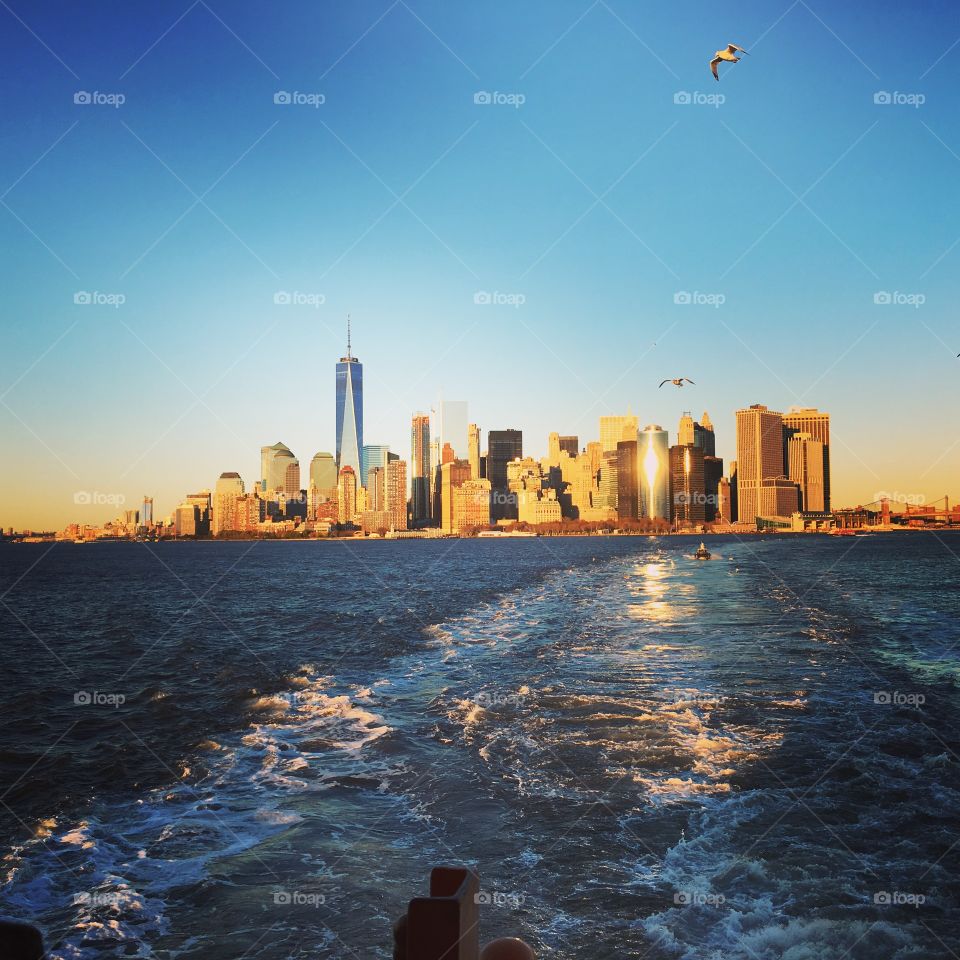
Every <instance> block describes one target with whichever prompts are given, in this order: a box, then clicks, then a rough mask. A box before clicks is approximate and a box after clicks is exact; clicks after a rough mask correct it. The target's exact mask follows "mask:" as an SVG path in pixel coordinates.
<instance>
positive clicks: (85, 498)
mask: <svg viewBox="0 0 960 960" xmlns="http://www.w3.org/2000/svg"><path fill="white" fill-rule="evenodd" d="M346 320H347V352H346V354H345V355H344V356H342V357H340V358H339V360H338V361H337V362H336V365H335V369H336V377H335V385H336V390H335V416H336V423H337V432H336V437H335V438H334V443H335V445H336V448H337V453H336V454H332V453H330V452H329V451H328V450H324V449H322V448H321V449H319V450H317V451H315V452H314V453H313V454H311V456H310V460H309V461H306V460H305V462H306V463H308V466H307V468H306V469H305V470H304V471H303V472H302V473H301V467H300V461H299V458H298V457H297V455H296V454H295V453H294V452H293V451H292V450H291V449H290V448H289V447H288V446H287V445H286V444H285V443H284V442H282V441H278V442H276V443H274V444H272V445H264V446H261V447H260V468H259V472H258V474H257V477H256V479H255V480H254V481H253V482H250V481H248V480H244V479H243V478H244V472H243V471H242V470H234V469H232V468H225V469H224V470H223V471H221V472H220V473H219V474H218V476H219V478H220V479H219V480H218V481H217V482H216V483H215V484H210V485H206V484H202V485H201V486H197V485H196V484H193V486H190V485H189V484H188V485H187V487H185V488H184V489H187V488H189V489H196V490H198V491H201V492H206V493H209V494H211V496H212V497H214V498H215V496H216V494H217V493H218V492H219V490H220V487H221V484H222V483H223V482H224V480H225V479H227V481H228V484H229V485H231V489H232V486H233V485H235V484H239V488H240V492H243V488H244V486H246V487H247V490H246V492H247V493H248V494H249V493H252V492H253V491H254V489H255V488H257V487H258V485H259V487H260V488H262V490H263V491H273V490H282V491H283V494H284V496H285V497H286V498H288V499H295V498H296V497H297V496H298V495H299V493H300V492H306V491H307V490H308V489H309V488H310V487H322V486H323V482H322V481H320V482H318V479H317V478H318V477H319V476H320V475H321V474H322V476H323V477H325V478H327V479H328V480H329V478H330V477H331V476H333V477H334V478H336V479H339V478H337V463H338V460H339V459H340V454H341V453H342V452H343V450H341V447H342V445H343V444H344V439H343V437H344V434H346V436H347V440H346V448H345V449H346V450H347V451H348V454H347V455H346V456H344V457H343V459H342V462H341V463H340V470H342V469H343V467H345V466H347V467H350V468H351V469H352V470H353V476H354V477H355V480H354V481H353V482H354V484H355V487H356V489H357V490H358V489H359V488H360V487H366V486H367V472H368V470H369V469H371V468H372V467H373V466H378V467H380V468H381V469H383V468H385V467H386V466H387V462H388V460H390V459H400V460H402V461H403V462H404V474H403V476H404V480H405V483H407V484H408V485H407V486H406V491H407V496H408V506H409V508H410V518H411V521H412V522H413V523H416V522H417V521H418V520H419V521H434V522H438V523H439V513H438V512H436V511H437V510H439V502H438V503H437V504H436V505H434V504H432V503H430V505H429V506H428V507H427V509H426V513H422V512H419V508H418V497H421V496H422V497H427V498H428V500H429V499H430V498H429V494H430V493H431V491H432V493H433V495H434V496H437V493H438V489H439V488H438V487H437V486H436V480H435V478H433V477H432V476H427V477H426V478H425V479H426V484H425V487H424V488H423V490H422V491H420V488H419V487H418V484H417V482H416V481H417V479H418V478H420V477H422V474H419V473H417V472H415V471H414V470H411V469H410V466H409V465H410V464H412V463H413V462H414V461H415V460H416V451H417V450H418V449H422V451H423V460H424V463H425V464H427V465H429V464H430V462H431V459H432V460H433V463H434V464H435V466H436V467H439V465H440V463H441V462H446V461H445V460H442V455H443V453H447V454H448V455H449V454H450V453H452V454H453V455H455V456H456V458H457V460H458V462H459V461H461V460H462V461H467V462H469V457H470V456H472V455H473V453H474V451H473V450H472V449H471V446H470V443H471V441H470V435H469V432H468V430H467V426H468V423H467V421H468V409H469V402H468V401H461V400H453V401H451V400H443V399H441V400H438V401H437V402H436V404H435V406H434V407H432V408H431V410H432V416H431V415H427V414H423V413H419V412H413V413H412V414H411V416H410V418H409V422H410V423H411V424H412V426H411V427H410V431H411V432H410V436H409V443H408V446H407V448H406V449H403V450H402V451H396V450H392V449H391V447H390V445H389V444H381V443H377V444H364V443H362V439H363V392H364V386H363V372H362V371H363V367H362V364H361V363H360V361H359V359H358V358H357V357H355V356H353V354H352V343H351V330H350V317H349V316H348V317H347V318H346ZM683 399H684V401H686V400H688V399H690V395H689V394H684V395H683ZM732 417H733V419H734V429H733V431H731V433H732V438H731V439H727V440H726V441H725V440H724V438H723V436H722V434H721V440H720V445H719V449H720V450H721V451H722V450H724V449H728V448H729V449H731V450H732V456H728V457H727V458H724V457H722V456H721V457H720V458H719V466H720V471H721V476H718V477H716V478H715V482H716V481H719V480H720V479H721V478H722V476H725V475H726V473H729V471H730V467H731V465H733V466H735V467H736V466H739V473H738V475H737V482H736V483H735V484H734V488H735V492H734V496H735V497H736V498H738V499H740V502H741V504H746V507H745V510H746V512H747V513H748V512H750V511H751V510H752V509H753V507H754V501H755V500H756V506H757V510H756V513H757V515H760V514H761V513H766V514H776V513H780V514H789V512H790V511H791V510H793V509H803V510H806V509H814V508H812V507H809V506H808V505H805V504H804V498H805V491H806V489H807V488H806V483H807V479H806V478H807V477H808V474H809V470H808V468H807V466H806V463H807V460H806V456H807V454H806V446H800V447H798V446H797V440H798V439H799V440H800V442H801V444H802V445H806V444H809V443H810V442H811V441H814V442H815V451H814V452H815V454H816V456H817V457H818V458H820V459H822V463H820V464H819V465H818V467H817V472H816V475H817V476H818V477H819V480H818V481H817V483H818V484H819V490H820V493H819V496H820V498H821V501H820V502H821V504H823V503H825V504H826V505H827V508H828V509H829V508H830V506H831V504H830V500H829V496H830V476H831V472H832V470H831V457H830V455H829V451H830V450H832V447H831V446H830V444H829V438H830V422H831V417H830V414H829V412H826V411H822V410H819V409H818V408H816V407H809V406H807V407H791V408H788V409H787V410H786V411H784V412H779V411H773V409H772V408H769V407H768V405H766V404H759V403H757V404H750V405H749V406H748V407H741V408H738V409H737V410H735V411H733V412H732ZM763 417H767V419H768V420H769V421H770V422H771V423H773V422H774V421H776V430H775V431H773V430H771V429H769V425H767V426H766V427H765V426H764V423H765V422H766V421H763V420H762V418H763ZM431 419H433V420H435V421H436V423H437V425H438V426H437V427H436V428H434V430H433V433H431V423H430V421H431ZM754 420H756V422H757V426H756V427H755V428H754V427H753V426H749V424H750V422H751V421H754ZM461 421H462V422H461ZM451 422H452V423H455V427H454V432H455V434H456V438H457V439H458V440H459V443H460V448H456V447H453V446H452V444H451V443H450V440H448V439H445V435H446V436H448V437H449V436H450V426H449V424H450V423H451ZM643 422H644V421H643V419H642V418H641V417H640V416H638V415H637V414H635V413H632V412H628V413H626V414H615V413H606V414H602V415H600V416H599V417H598V418H597V428H596V430H595V431H594V432H593V434H591V433H590V432H589V430H588V431H587V433H585V434H578V435H574V436H570V435H563V436H561V435H560V434H559V433H558V432H557V431H555V430H554V431H551V432H550V433H549V434H547V436H546V437H543V438H538V439H541V440H542V441H543V443H542V445H541V444H538V443H537V442H534V444H533V450H531V449H530V447H529V446H527V447H526V448H524V444H525V443H526V444H528V445H529V444H530V442H531V438H530V437H529V436H527V439H526V441H523V439H522V437H523V435H524V431H523V429H522V428H520V429H515V428H502V429H500V428H492V429H485V428H483V427H478V425H477V424H476V423H470V424H469V427H470V430H471V431H474V430H475V431H476V438H477V442H478V443H479V446H478V448H477V450H476V453H477V454H482V455H483V460H484V461H485V469H486V470H487V471H489V470H490V469H491V464H493V466H492V470H493V473H490V472H487V473H486V477H488V478H490V479H491V480H492V481H493V491H494V493H496V492H497V490H498V489H500V493H501V494H504V493H506V491H507V482H506V478H507V464H508V463H509V462H511V461H512V460H515V459H518V458H519V457H521V456H522V457H523V458H526V459H535V460H545V459H546V460H549V459H550V457H551V456H552V455H554V454H555V453H559V451H560V449H561V442H562V441H565V443H563V446H564V447H565V448H566V449H567V452H568V453H570V452H571V442H572V441H573V440H576V439H579V440H580V451H579V452H581V453H586V452H587V451H588V449H589V447H590V444H591V443H593V444H594V445H595V446H596V447H597V448H598V450H599V451H600V452H601V453H602V454H603V455H604V456H610V457H612V460H611V461H610V462H611V465H613V463H614V462H615V461H617V460H618V449H617V448H622V447H623V446H624V442H631V443H632V444H633V450H634V453H633V454H632V456H633V457H635V458H636V461H637V473H636V476H635V477H634V478H633V480H632V481H631V482H632V483H633V484H634V486H633V495H634V496H635V497H636V499H637V507H638V514H639V516H640V517H654V518H659V519H665V520H670V518H671V501H672V495H671V490H672V479H671V477H672V473H673V471H672V465H673V462H674V459H673V458H674V451H675V450H682V449H683V448H684V446H693V445H695V446H696V447H701V446H703V445H704V438H706V437H709V439H708V440H706V446H704V448H703V450H702V452H701V456H702V454H703V453H710V455H711V457H713V454H714V453H716V451H717V449H718V447H717V435H716V431H715V428H714V426H713V422H712V418H711V416H710V414H709V411H707V410H704V411H703V414H702V416H700V418H699V419H694V416H693V413H692V411H691V410H689V409H683V410H682V411H681V412H680V414H679V415H678V417H677V420H676V423H677V426H676V428H675V429H673V430H671V429H670V427H661V426H660V425H659V424H656V423H649V424H647V425H646V426H641V424H642V423H643ZM445 423H446V424H447V426H446V428H445V427H444V424H445ZM354 424H356V427H355V428H354V426H353V425H354ZM417 424H422V425H423V426H424V427H425V429H426V442H425V443H424V438H422V437H419V434H418V426H417ZM748 427H749V429H748ZM754 429H755V430H756V436H755V437H754V439H753V440H748V439H746V438H747V436H748V434H749V433H750V431H752V430H754ZM806 431H812V432H813V433H812V434H811V433H809V432H806ZM437 434H439V435H437ZM461 435H462V436H461ZM484 435H486V436H487V438H488V443H487V444H485V443H484V442H483V437H484ZM491 435H493V438H494V440H493V445H494V448H495V449H496V450H498V451H499V452H498V453H497V454H496V457H495V459H494V460H491V459H490V458H488V447H489V438H490V437H491ZM819 440H824V443H823V444H820V443H819V442H817V441H819ZM788 441H792V443H793V447H792V448H789V449H788V446H787V444H788ZM654 442H655V444H654ZM358 443H359V444H360V446H359V448H357V444H358ZM744 443H747V447H744ZM554 444H555V446H554ZM605 445H606V447H609V448H610V449H609V450H605ZM654 445H655V447H656V453H654V452H652V447H653V446H654ZM757 446H759V447H764V448H765V449H766V452H765V453H763V454H760V455H759V456H760V462H761V464H762V466H758V467H757V468H753V467H752V466H751V467H750V472H747V471H746V470H745V466H746V465H747V464H748V462H749V461H750V458H751V457H752V456H754V455H753V454H752V450H753V448H754V447H757ZM441 447H442V449H441ZM434 448H435V449H434ZM623 456H624V451H623V450H622V449H621V450H620V451H619V458H620V463H621V465H622V463H623V462H624V461H623V459H622V458H623ZM354 459H355V460H356V463H357V466H356V467H354V464H353V460H354ZM368 460H371V462H370V463H369V465H368V463H367V461H368ZM373 461H375V462H373ZM360 464H363V465H364V467H363V468H361V466H360ZM497 464H499V465H497ZM771 464H775V465H776V466H771ZM724 465H726V467H724ZM781 466H782V469H781ZM664 467H666V472H665V473H664ZM613 469H614V474H613V475H614V476H616V467H615V466H614V468H613ZM621 469H622V466H621ZM698 469H699V471H700V474H699V475H700V479H701V481H702V480H703V466H702V461H701V466H700V467H699V468H698ZM687 470H688V471H689V458H688V457H687ZM795 470H796V471H799V472H800V474H801V475H802V477H803V479H802V480H801V479H798V477H797V476H795V475H794V471H795ZM429 472H430V471H429V469H428V473H429ZM601 473H602V471H601ZM765 474H769V476H765ZM470 476H471V470H469V469H468V470H466V472H465V474H464V479H470ZM774 477H776V478H779V479H780V480H781V481H783V482H782V483H781V484H780V486H781V487H783V488H784V489H789V490H790V491H791V493H790V496H795V497H796V499H795V500H791V499H790V496H787V498H786V499H783V496H782V495H778V496H777V497H775V498H774V499H773V500H767V501H763V503H764V504H765V505H766V506H768V507H770V509H768V510H765V511H764V510H761V509H760V508H759V505H760V503H761V500H760V499H757V494H756V493H755V492H754V491H755V490H756V489H758V488H760V487H763V486H764V485H766V481H769V480H772V479H774ZM301 478H302V481H303V482H302V484H301ZM436 479H437V480H439V474H438V477H437V478H436ZM474 479H477V477H476V476H474ZM761 481H763V482H761ZM380 482H381V483H382V479H381V481H380ZM614 482H615V483H616V481H614ZM336 485H337V484H336V482H334V483H333V484H328V486H331V487H332V486H336ZM795 485H796V486H797V492H796V493H795V494H794V493H793V492H792V491H793V489H794V486H795ZM603 490H604V487H603V483H602V481H601V485H600V488H599V491H598V492H599V493H600V496H601V499H602V498H603V497H604V496H605V495H604V493H603ZM418 491H420V492H418ZM744 494H746V500H744ZM877 494H887V495H888V496H889V497H892V500H893V503H894V504H895V505H896V504H897V503H898V502H900V501H901V500H903V502H907V503H910V504H911V505H913V506H920V505H923V504H924V503H926V502H928V498H926V497H924V496H922V495H916V494H909V495H907V494H904V495H901V494H900V493H899V492H893V493H891V491H889V490H878V491H877ZM715 495H716V494H715V493H714V496H715ZM157 496H158V495H157V493H156V492H154V491H148V492H147V493H145V494H144V495H143V496H141V497H134V498H133V499H128V498H126V496H125V495H122V494H121V495H118V494H116V493H112V494H103V493H102V492H101V491H78V492H77V493H75V495H74V499H73V507H74V509H73V511H72V513H70V515H69V517H68V519H67V520H66V521H65V522H64V523H62V524H60V526H62V527H66V526H68V525H70V524H74V523H77V522H79V523H80V524H81V525H83V524H84V523H90V524H91V525H92V526H96V525H97V524H99V523H102V522H107V521H108V520H111V519H112V517H108V516H106V515H104V516H92V515H91V516H89V517H79V518H78V516H77V510H78V508H79V509H81V510H83V508H90V509H91V510H102V509H103V508H104V507H106V510H107V512H109V510H110V509H114V508H116V509H115V513H116V512H117V511H119V514H120V515H122V514H123V513H124V512H129V511H131V510H136V509H138V508H139V507H140V504H141V503H142V502H144V501H149V504H150V510H151V513H152V511H153V503H154V501H155V500H156V499H157ZM196 496H198V494H186V495H184V494H183V492H182V491H181V492H180V493H179V494H177V495H175V496H174V498H173V500H172V501H171V505H170V511H169V513H165V512H163V511H161V512H160V514H158V515H159V516H170V517H175V516H176V512H177V510H178V506H177V504H179V503H183V502H188V501H190V500H191V498H193V497H196ZM606 496H607V497H608V498H609V501H610V505H611V507H615V505H616V492H615V491H613V492H610V491H609V490H608V492H607V494H606ZM947 496H948V497H949V496H950V495H949V493H948V494H947ZM353 497H354V498H355V497H356V492H354V494H353ZM878 499H879V497H877V496H875V497H874V498H871V499H870V500H866V499H861V500H860V501H858V502H857V503H844V504H842V505H840V506H843V507H854V506H859V505H864V504H867V503H876V502H877V500H878ZM939 499H940V498H939V497H936V496H934V497H930V498H929V502H935V501H936V500H939ZM788 502H789V505H790V506H789V509H787V507H786V506H785V504H787V503H788ZM954 502H955V501H954ZM495 504H496V499H494V501H493V504H492V506H491V518H492V520H493V521H496V520H497V519H498V518H499V519H504V517H505V515H504V514H503V513H502V512H500V511H498V509H497V506H495ZM775 506H777V507H784V509H783V510H777V509H775V508H774V507H775ZM833 506H834V507H836V506H837V505H833ZM816 509H823V506H822V505H821V506H819V507H817V508H816ZM744 515H745V514H744ZM700 519H701V520H702V519H703V518H702V517H701V518H700ZM718 519H719V517H718ZM439 525H440V526H442V527H446V526H448V525H449V524H448V523H446V522H443V523H439ZM11 526H12V527H13V528H15V529H21V528H22V529H33V530H47V529H50V530H52V529H54V526H50V527H44V526H43V525H42V524H36V523H33V524H21V525H20V526H18V525H17V524H15V523H14V524H11V523H8V522H6V521H5V520H2V519H0V532H2V531H3V530H6V529H8V528H9V527H11Z"/></svg>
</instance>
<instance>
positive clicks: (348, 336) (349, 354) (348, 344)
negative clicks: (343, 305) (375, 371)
mask: <svg viewBox="0 0 960 960" xmlns="http://www.w3.org/2000/svg"><path fill="white" fill-rule="evenodd" d="M347 356H348V357H352V356H353V354H352V353H351V352H350V314H349V313H348V314H347Z"/></svg>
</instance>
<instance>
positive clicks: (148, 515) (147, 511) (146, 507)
mask: <svg viewBox="0 0 960 960" xmlns="http://www.w3.org/2000/svg"><path fill="white" fill-rule="evenodd" d="M140 516H141V518H142V519H143V525H144V526H145V527H152V526H153V497H144V498H143V510H142V511H141V513H140Z"/></svg>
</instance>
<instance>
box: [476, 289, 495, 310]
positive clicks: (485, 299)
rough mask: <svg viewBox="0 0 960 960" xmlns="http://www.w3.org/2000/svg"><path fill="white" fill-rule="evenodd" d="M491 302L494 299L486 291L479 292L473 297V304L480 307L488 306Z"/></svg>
mask: <svg viewBox="0 0 960 960" xmlns="http://www.w3.org/2000/svg"><path fill="white" fill-rule="evenodd" d="M491 301H492V298H491V296H490V294H489V293H487V291H486V290H478V291H477V292H476V293H475V294H474V295H473V302H474V303H475V304H477V305H478V306H486V305H487V304H489V303H491Z"/></svg>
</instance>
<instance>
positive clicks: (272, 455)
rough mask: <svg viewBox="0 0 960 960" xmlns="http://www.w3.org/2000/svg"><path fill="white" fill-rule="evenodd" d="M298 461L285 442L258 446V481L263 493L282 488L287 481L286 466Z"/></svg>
mask: <svg viewBox="0 0 960 960" xmlns="http://www.w3.org/2000/svg"><path fill="white" fill-rule="evenodd" d="M291 463H297V466H298V468H299V463H298V462H297V458H296V457H295V456H294V455H293V453H292V452H291V450H290V448H289V447H288V446H287V445H286V444H285V443H279V442H278V443H275V444H274V445H273V446H272V447H261V448H260V483H261V484H262V489H263V491H264V492H265V493H273V492H274V491H276V490H283V489H284V488H285V486H286V483H287V467H288V466H290V464H291Z"/></svg>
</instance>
